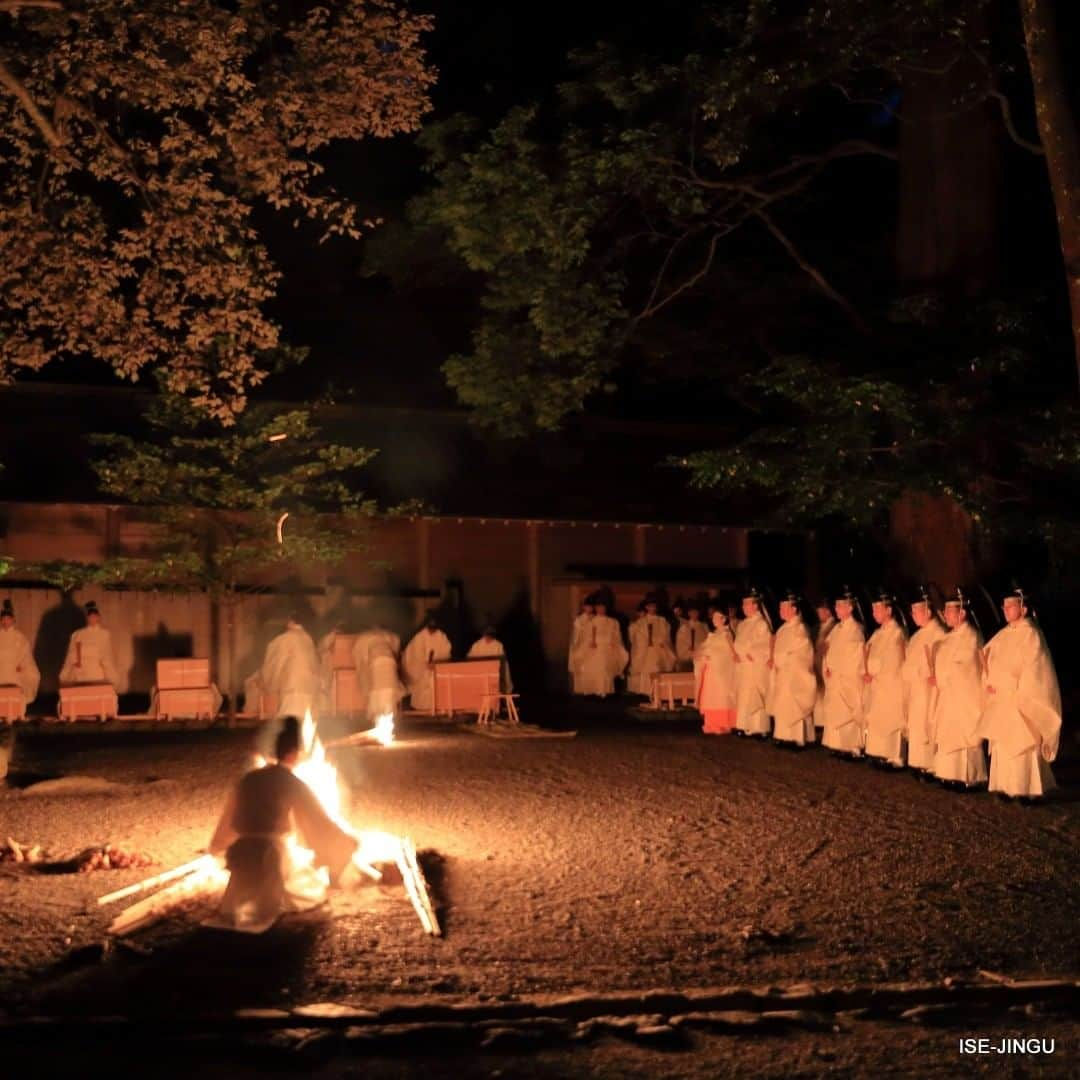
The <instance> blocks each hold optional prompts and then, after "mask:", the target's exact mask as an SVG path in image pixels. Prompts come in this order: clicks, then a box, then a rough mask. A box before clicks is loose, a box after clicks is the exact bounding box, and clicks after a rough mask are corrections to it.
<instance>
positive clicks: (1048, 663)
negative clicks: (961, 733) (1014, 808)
mask: <svg viewBox="0 0 1080 1080" xmlns="http://www.w3.org/2000/svg"><path fill="white" fill-rule="evenodd" d="M983 678H984V680H985V685H986V686H992V687H993V688H994V693H993V694H991V693H989V692H988V693H987V694H986V696H985V698H984V702H985V706H986V707H985V709H984V710H983V714H982V719H981V720H980V722H979V734H980V735H981V736H982V738H984V739H988V740H989V741H990V790H991V791H1001V792H1004V793H1005V794H1006V795H1012V796H1025V797H1028V796H1036V795H1043V794H1045V793H1046V792H1047V791H1049V790H1051V789H1052V788H1053V787H1055V786H1056V784H1055V782H1054V775H1053V773H1052V771H1051V770H1050V765H1049V763H1050V762H1051V761H1053V760H1054V759H1055V758H1056V757H1057V752H1058V744H1059V742H1060V739H1061V691H1060V689H1059V688H1058V679H1057V671H1056V670H1055V669H1054V661H1053V660H1052V658H1051V656H1050V650H1049V649H1047V647H1046V640H1045V639H1044V638H1043V635H1042V632H1041V631H1040V630H1039V628H1038V626H1036V625H1035V623H1034V622H1032V621H1031V619H1027V618H1024V619H1020V620H1019V621H1017V622H1015V623H1009V624H1008V625H1007V626H1005V627H1004V628H1003V629H1001V630H999V631H998V633H997V634H995V635H994V637H992V638H991V639H990V643H989V644H988V645H987V647H986V664H985V666H984V672H983Z"/></svg>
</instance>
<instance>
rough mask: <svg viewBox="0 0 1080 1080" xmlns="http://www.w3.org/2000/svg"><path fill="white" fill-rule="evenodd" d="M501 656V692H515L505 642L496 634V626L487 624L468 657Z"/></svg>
mask: <svg viewBox="0 0 1080 1080" xmlns="http://www.w3.org/2000/svg"><path fill="white" fill-rule="evenodd" d="M489 657H491V658H494V657H500V658H501V659H502V664H501V665H500V666H499V692H500V693H502V694H509V693H512V692H513V689H514V684H513V682H512V681H511V679H510V664H509V663H508V662H507V659H506V650H505V649H504V648H503V643H502V642H501V641H500V640H499V639H498V638H497V637H496V636H495V627H494V626H490V625H489V626H485V627H484V633H483V635H482V636H481V637H479V638H477V639H476V641H474V642H473V643H472V645H471V646H469V651H468V653H466V658H467V659H469V660H483V659H487V658H489Z"/></svg>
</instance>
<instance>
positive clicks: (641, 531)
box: [634, 525, 648, 566]
mask: <svg viewBox="0 0 1080 1080" xmlns="http://www.w3.org/2000/svg"><path fill="white" fill-rule="evenodd" d="M647 528H648V526H647V525H635V526H634V565H635V566H644V565H645V530H646V529H647Z"/></svg>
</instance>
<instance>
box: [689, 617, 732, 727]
mask: <svg viewBox="0 0 1080 1080" xmlns="http://www.w3.org/2000/svg"><path fill="white" fill-rule="evenodd" d="M712 623H713V629H712V632H711V633H710V634H709V636H708V637H707V638H706V639H705V641H704V643H703V644H702V646H701V648H700V649H698V650H697V652H696V654H695V657H694V672H695V678H694V683H695V685H696V687H697V698H696V701H697V709H698V712H700V713H701V717H702V726H701V730H702V731H704V732H705V734H706V735H727V734H729V733H730V732H732V731H734V730H735V640H734V638H733V637H732V634H731V630H730V629H729V627H728V624H727V616H726V615H725V614H724V612H723V611H721V610H720V609H719V608H714V609H713V612H712Z"/></svg>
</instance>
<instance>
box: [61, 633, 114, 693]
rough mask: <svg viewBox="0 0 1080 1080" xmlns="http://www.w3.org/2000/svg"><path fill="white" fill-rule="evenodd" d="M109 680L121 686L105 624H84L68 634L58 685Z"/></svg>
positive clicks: (112, 684) (111, 683)
mask: <svg viewBox="0 0 1080 1080" xmlns="http://www.w3.org/2000/svg"><path fill="white" fill-rule="evenodd" d="M77 683H109V684H110V685H111V686H112V687H113V689H114V690H115V689H117V688H118V687H119V686H120V676H119V675H118V673H117V671H116V660H115V659H114V658H113V648H112V635H110V633H109V631H108V630H106V629H105V627H104V626H84V627H83V628H82V629H81V630H76V631H75V633H74V634H72V635H71V642H70V643H69V645H68V651H67V657H66V659H65V660H64V666H63V667H62V668H61V669H60V685H61V686H71V685H74V684H77Z"/></svg>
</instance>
